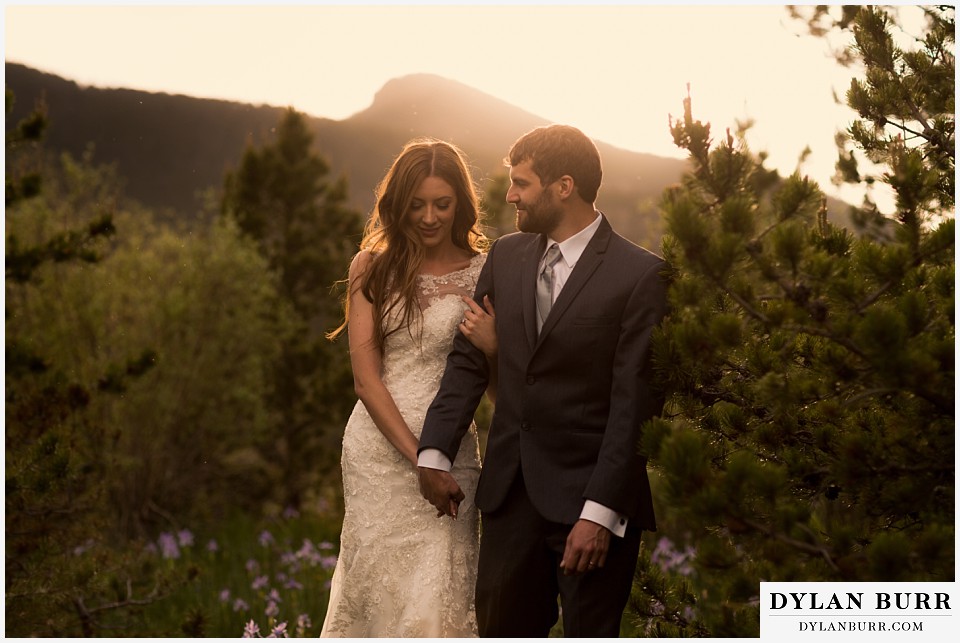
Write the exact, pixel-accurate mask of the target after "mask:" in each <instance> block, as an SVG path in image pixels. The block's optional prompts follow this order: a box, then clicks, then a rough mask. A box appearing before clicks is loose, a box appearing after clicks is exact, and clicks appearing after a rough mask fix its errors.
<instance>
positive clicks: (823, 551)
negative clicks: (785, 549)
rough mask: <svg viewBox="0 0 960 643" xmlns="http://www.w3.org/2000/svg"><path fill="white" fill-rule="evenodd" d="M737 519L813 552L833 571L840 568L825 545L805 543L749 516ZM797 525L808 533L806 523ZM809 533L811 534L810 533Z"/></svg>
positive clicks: (808, 552) (755, 528) (802, 549)
mask: <svg viewBox="0 0 960 643" xmlns="http://www.w3.org/2000/svg"><path fill="white" fill-rule="evenodd" d="M737 519H738V520H740V521H742V522H743V523H744V524H745V525H747V526H748V527H750V528H751V529H754V530H756V531H759V532H761V533H763V534H765V535H766V536H768V537H770V538H775V539H777V540H779V541H780V542H782V543H784V544H786V545H789V546H791V547H793V548H794V549H798V550H800V551H802V552H804V553H807V554H813V555H815V556H820V557H822V558H823V559H824V560H825V561H826V563H827V564H828V565H829V566H830V568H831V569H832V570H833V571H835V572H839V571H840V568H839V567H837V564H836V563H835V562H833V557H832V556H831V555H830V552H829V550H827V548H826V547H823V546H818V545H812V544H810V543H805V542H803V541H801V540H797V539H795V538H791V537H790V536H787V535H786V534H782V533H779V532H777V531H775V530H774V529H773V528H772V527H768V526H767V525H764V524H761V523H758V522H755V521H753V520H750V519H749V518H743V517H739V516H738V517H737ZM798 527H801V528H803V529H804V530H805V531H807V532H808V533H809V528H807V527H806V525H798ZM810 535H811V536H813V534H812V533H811V534H810Z"/></svg>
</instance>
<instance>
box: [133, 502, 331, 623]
mask: <svg viewBox="0 0 960 643" xmlns="http://www.w3.org/2000/svg"><path fill="white" fill-rule="evenodd" d="M339 531H340V518H339V516H333V515H311V516H306V515H296V514H292V513H288V514H287V515H285V516H283V517H278V518H276V519H272V520H259V521H258V520H253V519H251V518H249V517H247V516H242V515H240V516H235V517H233V518H232V519H230V520H229V521H226V522H224V523H222V524H221V525H219V526H218V528H217V529H216V530H215V531H211V532H210V533H205V534H201V533H197V534H194V533H192V532H190V531H189V530H183V531H181V532H179V533H172V532H168V533H164V534H160V535H159V537H158V538H157V540H156V541H154V542H153V543H151V545H150V546H148V548H149V551H148V553H147V555H148V556H150V557H156V564H157V565H158V566H159V567H160V569H161V571H165V572H168V573H170V575H171V576H175V577H178V578H180V579H182V580H181V581H180V582H179V583H178V584H177V585H176V587H175V589H174V590H173V591H172V592H171V593H170V594H169V595H168V596H166V597H165V598H163V599H161V600H158V601H155V602H154V603H152V604H150V605H149V606H147V607H146V608H144V610H143V612H142V614H141V615H140V619H139V620H140V621H141V622H142V624H143V626H144V627H145V629H146V630H147V631H148V632H149V633H150V634H151V635H153V634H156V635H161V636H190V637H220V638H223V637H229V638H233V637H240V636H243V635H244V631H245V626H247V625H248V624H249V623H251V622H252V625H250V626H249V632H248V633H249V634H252V635H253V636H263V637H268V636H270V635H271V634H272V633H273V634H274V635H276V636H314V637H315V636H317V635H319V633H320V628H321V625H322V623H323V617H324V615H325V613H326V607H327V600H328V598H329V585H330V578H331V577H332V575H333V568H334V566H335V565H336V553H337V547H338V546H339ZM254 630H256V631H254Z"/></svg>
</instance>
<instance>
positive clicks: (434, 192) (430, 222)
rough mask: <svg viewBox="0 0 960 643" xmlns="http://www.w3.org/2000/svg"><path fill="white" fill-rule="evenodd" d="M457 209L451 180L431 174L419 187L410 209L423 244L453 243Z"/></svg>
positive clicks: (429, 245) (414, 225)
mask: <svg viewBox="0 0 960 643" xmlns="http://www.w3.org/2000/svg"><path fill="white" fill-rule="evenodd" d="M456 212H457V193H456V190H454V189H453V186H451V185H450V184H449V183H447V182H446V181H444V180H443V179H441V178H440V177H437V176H428V177H427V178H425V179H424V180H423V182H422V183H421V184H420V186H419V187H418V188H417V191H416V192H414V193H413V201H411V203H410V210H409V211H408V212H407V221H408V223H409V224H410V226H411V227H412V228H413V229H414V230H416V232H417V233H418V234H419V235H420V240H421V242H422V243H423V246H424V248H436V247H438V246H441V245H443V244H445V243H450V242H451V239H452V232H453V220H454V218H455V217H456Z"/></svg>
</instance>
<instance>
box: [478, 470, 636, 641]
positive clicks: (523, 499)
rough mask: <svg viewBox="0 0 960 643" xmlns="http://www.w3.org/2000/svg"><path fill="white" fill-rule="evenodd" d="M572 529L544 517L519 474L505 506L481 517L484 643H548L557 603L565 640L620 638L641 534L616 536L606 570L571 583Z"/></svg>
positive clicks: (630, 530) (577, 576)
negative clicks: (566, 553)
mask: <svg viewBox="0 0 960 643" xmlns="http://www.w3.org/2000/svg"><path fill="white" fill-rule="evenodd" d="M571 528H572V525H564V524H560V523H555V522H551V521H549V520H545V519H544V518H543V517H542V516H541V515H540V513H539V512H538V511H537V510H536V508H535V507H534V506H533V504H532V503H531V502H530V498H529V497H528V496H527V491H526V488H525V486H524V483H523V476H522V474H521V473H519V472H518V474H517V478H516V480H514V482H513V484H512V486H511V488H510V492H509V493H508V494H507V497H506V499H505V500H504V501H503V503H502V504H501V505H500V506H499V507H498V508H497V509H496V510H495V511H491V512H483V516H482V535H481V539H480V565H479V572H478V574H477V595H476V603H477V621H478V624H479V628H480V636H490V637H499V636H530V637H546V636H547V634H548V633H549V632H550V629H551V628H552V627H553V625H554V624H555V623H556V621H557V616H558V610H557V596H558V595H559V596H560V602H561V607H562V611H561V613H562V618H563V632H564V636H568V637H584V636H591V637H616V636H618V635H619V633H620V619H621V617H622V615H623V608H624V606H625V605H626V603H627V599H628V598H629V596H630V588H631V585H632V583H633V574H634V569H635V567H636V564H637V554H638V553H639V551H640V529H639V528H638V527H633V526H628V528H627V533H626V535H625V536H624V537H623V538H618V537H616V536H611V538H610V550H609V552H608V553H607V560H606V563H605V565H604V566H603V567H602V568H597V569H596V570H594V571H588V572H585V573H583V574H571V575H569V576H566V575H564V573H563V571H562V570H561V569H560V561H561V559H562V558H563V550H564V547H565V545H566V539H567V535H568V534H569V533H570V529H571Z"/></svg>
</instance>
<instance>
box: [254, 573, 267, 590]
mask: <svg viewBox="0 0 960 643" xmlns="http://www.w3.org/2000/svg"><path fill="white" fill-rule="evenodd" d="M269 584H270V577H269V576H266V575H264V576H257V577H256V578H254V579H253V583H251V584H250V587H251V588H253V589H255V590H258V591H259V590H261V589H263V588H265V587H266V586H267V585H269Z"/></svg>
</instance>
